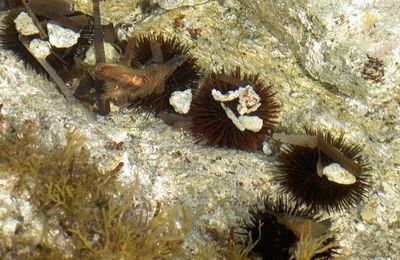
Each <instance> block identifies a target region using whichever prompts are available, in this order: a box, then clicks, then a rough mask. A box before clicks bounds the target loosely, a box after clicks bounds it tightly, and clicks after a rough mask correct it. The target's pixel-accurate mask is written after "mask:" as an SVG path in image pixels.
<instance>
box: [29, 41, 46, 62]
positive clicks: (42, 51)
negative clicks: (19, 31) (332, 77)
mask: <svg viewBox="0 0 400 260" xmlns="http://www.w3.org/2000/svg"><path fill="white" fill-rule="evenodd" d="M29 49H30V50H31V53H32V54H33V56H35V57H36V58H38V59H46V57H47V56H49V55H50V54H51V45H50V43H49V42H48V41H43V40H40V39H33V40H32V41H31V42H30V43H29Z"/></svg>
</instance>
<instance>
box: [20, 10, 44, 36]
mask: <svg viewBox="0 0 400 260" xmlns="http://www.w3.org/2000/svg"><path fill="white" fill-rule="evenodd" d="M14 23H15V28H16V29H17V31H18V32H19V33H20V34H22V35H25V36H29V35H34V34H38V33H39V30H38V28H36V25H35V24H34V23H33V20H32V18H31V17H30V16H29V15H28V14H27V13H25V12H21V13H20V14H19V15H18V16H17V17H16V18H15V19H14Z"/></svg>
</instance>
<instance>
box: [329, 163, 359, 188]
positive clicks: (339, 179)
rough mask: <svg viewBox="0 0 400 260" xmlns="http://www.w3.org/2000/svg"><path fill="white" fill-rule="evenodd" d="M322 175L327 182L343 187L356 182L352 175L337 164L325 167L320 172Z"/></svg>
mask: <svg viewBox="0 0 400 260" xmlns="http://www.w3.org/2000/svg"><path fill="white" fill-rule="evenodd" d="M322 174H323V175H325V176H326V177H327V178H328V180H329V181H332V182H336V183H339V184H343V185H351V184H354V183H356V181H357V179H356V177H355V176H354V175H353V174H351V173H350V172H349V171H347V170H346V169H344V168H343V167H342V166H340V165H339V164H338V163H331V164H329V165H328V166H325V167H324V168H323V170H322Z"/></svg>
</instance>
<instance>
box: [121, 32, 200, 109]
mask: <svg viewBox="0 0 400 260" xmlns="http://www.w3.org/2000/svg"><path fill="white" fill-rule="evenodd" d="M178 56H182V57H183V58H184V60H185V61H184V62H183V63H182V64H180V65H179V66H178V67H177V68H176V69H175V70H174V71H173V72H172V73H171V74H170V75H168V76H167V78H166V79H165V83H164V84H165V85H164V87H163V89H162V91H158V93H157V92H154V93H150V94H149V95H146V96H141V97H140V98H134V99H131V101H130V107H131V108H134V109H135V110H137V111H145V112H147V113H152V114H158V113H159V112H161V111H169V112H174V108H173V107H172V105H171V104H170V97H171V95H172V93H173V92H175V91H184V90H187V89H194V88H196V87H197V85H198V81H199V79H200V77H201V76H200V75H201V72H200V67H199V66H198V65H197V59H196V58H194V57H193V56H192V55H190V54H189V47H188V46H186V45H184V44H183V43H181V42H180V41H179V40H178V39H177V38H176V37H171V38H169V37H166V36H164V35H163V34H150V35H146V36H140V37H138V38H132V39H131V43H130V42H129V41H128V43H127V44H126V47H125V57H128V59H130V63H129V64H127V65H129V66H131V67H132V69H137V68H143V66H144V67H145V68H146V67H148V66H151V65H153V66H157V65H162V64H165V63H166V62H167V61H170V60H173V59H174V57H175V58H176V57H178Z"/></svg>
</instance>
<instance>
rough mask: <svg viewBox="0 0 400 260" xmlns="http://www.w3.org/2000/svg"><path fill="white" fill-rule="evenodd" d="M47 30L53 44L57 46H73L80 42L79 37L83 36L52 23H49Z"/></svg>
mask: <svg viewBox="0 0 400 260" xmlns="http://www.w3.org/2000/svg"><path fill="white" fill-rule="evenodd" d="M47 31H48V32H49V41H50V43H51V45H53V46H54V47H57V48H69V47H72V46H74V45H75V44H77V43H78V39H79V37H80V36H81V35H80V33H76V32H74V31H72V30H70V29H67V28H64V27H61V26H59V25H56V24H52V23H48V24H47Z"/></svg>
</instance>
